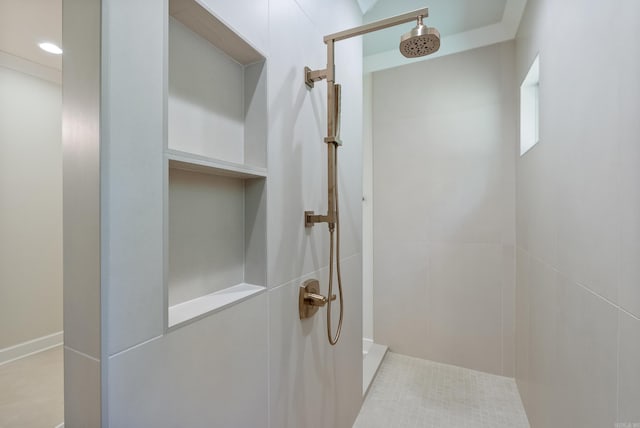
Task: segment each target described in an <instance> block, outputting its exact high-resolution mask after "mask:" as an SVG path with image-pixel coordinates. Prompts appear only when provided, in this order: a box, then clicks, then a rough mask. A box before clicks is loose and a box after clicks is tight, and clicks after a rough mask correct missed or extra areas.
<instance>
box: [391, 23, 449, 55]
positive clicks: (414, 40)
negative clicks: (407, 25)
mask: <svg viewBox="0 0 640 428" xmlns="http://www.w3.org/2000/svg"><path fill="white" fill-rule="evenodd" d="M438 49H440V33H439V32H438V30H436V29H435V28H430V27H427V26H426V25H423V24H422V16H418V25H416V26H415V27H414V28H413V30H411V31H409V32H408V33H405V34H403V35H402V37H401V38H400V52H401V53H402V55H404V56H406V57H407V58H417V57H419V56H425V55H429V54H432V53H434V52H436V51H437V50H438Z"/></svg>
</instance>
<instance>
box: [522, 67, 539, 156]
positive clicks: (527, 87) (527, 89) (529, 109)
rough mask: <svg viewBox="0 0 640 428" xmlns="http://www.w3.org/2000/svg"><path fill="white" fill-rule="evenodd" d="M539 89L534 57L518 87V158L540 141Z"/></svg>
mask: <svg viewBox="0 0 640 428" xmlns="http://www.w3.org/2000/svg"><path fill="white" fill-rule="evenodd" d="M539 89H540V55H536V58H535V59H534V60H533V64H531V68H529V72H528V73H527V76H526V77H525V78H524V80H523V81H522V85H520V156H522V155H524V154H525V153H526V152H527V151H529V149H531V148H532V147H533V146H534V145H535V144H536V143H537V142H538V141H539V140H540V135H539V128H540V103H539V92H540V90H539Z"/></svg>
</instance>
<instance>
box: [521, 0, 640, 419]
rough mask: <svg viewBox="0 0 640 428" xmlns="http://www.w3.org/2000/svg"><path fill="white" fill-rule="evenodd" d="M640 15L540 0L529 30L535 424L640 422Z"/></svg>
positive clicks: (524, 279)
mask: <svg viewBox="0 0 640 428" xmlns="http://www.w3.org/2000/svg"><path fill="white" fill-rule="evenodd" d="M639 19H640V3H638V2H636V1H631V0H614V1H611V2H606V3H598V4H596V3H592V2H581V1H576V0H569V1H564V2H557V1H553V0H529V1H528V2H527V8H526V11H525V15H524V18H523V22H522V24H521V27H520V29H519V32H518V37H517V42H516V57H517V66H516V69H517V76H518V80H517V83H518V84H519V83H520V82H521V81H522V80H523V79H524V77H525V75H526V73H527V70H528V68H529V66H530V64H531V62H532V61H533V59H534V57H535V56H536V54H537V53H538V52H539V53H540V142H539V143H538V144H537V145H536V146H534V147H533V148H532V149H531V150H530V151H529V152H527V153H526V154H525V155H524V156H523V157H520V158H519V159H518V162H517V293H516V296H517V299H516V301H517V305H516V314H517V316H516V321H517V322H516V326H517V329H516V337H517V346H516V350H517V352H516V356H517V357H516V379H517V382H518V386H519V388H520V392H521V394H522V397H523V400H524V404H525V408H526V410H527V414H528V416H529V419H530V421H531V426H532V427H534V428H535V427H547V426H554V427H555V426H580V427H604V426H614V425H616V423H618V422H619V423H621V425H620V426H625V425H627V424H625V423H628V424H629V425H633V424H634V423H635V424H637V423H640V406H638V403H640V370H639V365H638V361H640V269H639V266H640V263H638V260H640V192H639V191H638V183H640V144H639V139H638V138H639V137H638V136H639V135H640V122H639V121H638V117H640V80H639V79H638V76H640V56H638V55H637V53H636V52H637V51H636V50H634V49H633V48H632V47H631V46H632V41H633V40H636V39H637V37H638V35H639V32H638V20H639ZM596 26H598V27H600V28H606V29H607V30H606V31H607V37H604V38H602V37H589V36H588V35H589V34H594V28H595V27H596ZM585 42H586V43H585Z"/></svg>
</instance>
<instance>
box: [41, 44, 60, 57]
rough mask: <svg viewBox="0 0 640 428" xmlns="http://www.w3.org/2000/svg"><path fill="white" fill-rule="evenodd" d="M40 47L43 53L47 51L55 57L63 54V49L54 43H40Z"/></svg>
mask: <svg viewBox="0 0 640 428" xmlns="http://www.w3.org/2000/svg"><path fill="white" fill-rule="evenodd" d="M38 46H40V49H42V50H43V51H46V52H49V53H52V54H55V55H61V54H62V49H60V47H59V46H58V45H55V44H53V43H49V42H43V43H38Z"/></svg>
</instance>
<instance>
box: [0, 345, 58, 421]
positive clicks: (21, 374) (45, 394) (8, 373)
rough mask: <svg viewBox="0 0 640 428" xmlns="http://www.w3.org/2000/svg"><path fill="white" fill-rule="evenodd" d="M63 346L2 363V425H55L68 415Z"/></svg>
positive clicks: (0, 414)
mask: <svg viewBox="0 0 640 428" xmlns="http://www.w3.org/2000/svg"><path fill="white" fill-rule="evenodd" d="M62 354H63V351H62V346H58V347H55V348H52V349H49V350H47V351H44V352H40V353H38V354H35V355H31V356H29V357H25V358H22V359H20V360H17V361H13V362H10V363H6V364H3V365H1V366H0V427H1V428H14V427H16V428H17V427H20V428H54V427H58V426H60V424H61V423H62V420H63V415H64V392H63V382H64V380H63V370H64V368H63V357H62Z"/></svg>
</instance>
